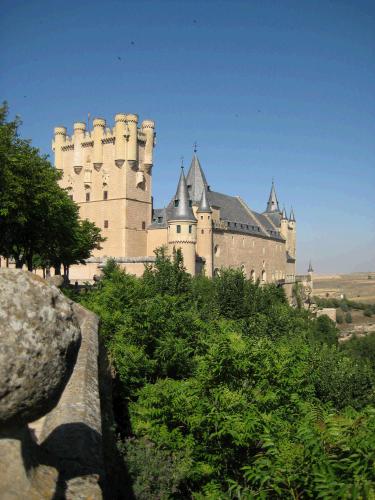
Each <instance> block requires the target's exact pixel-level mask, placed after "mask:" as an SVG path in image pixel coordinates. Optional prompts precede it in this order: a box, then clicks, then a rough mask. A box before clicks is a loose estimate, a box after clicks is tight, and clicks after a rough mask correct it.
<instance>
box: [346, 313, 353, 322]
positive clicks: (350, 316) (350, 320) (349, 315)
mask: <svg viewBox="0 0 375 500" xmlns="http://www.w3.org/2000/svg"><path fill="white" fill-rule="evenodd" d="M345 322H346V323H353V318H352V315H351V314H350V312H347V313H346V314H345Z"/></svg>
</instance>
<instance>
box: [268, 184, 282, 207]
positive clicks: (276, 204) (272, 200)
mask: <svg viewBox="0 0 375 500" xmlns="http://www.w3.org/2000/svg"><path fill="white" fill-rule="evenodd" d="M266 212H280V208H279V201H278V199H277V196H276V189H275V184H274V182H273V180H272V186H271V192H270V196H269V198H268V203H267V209H266Z"/></svg>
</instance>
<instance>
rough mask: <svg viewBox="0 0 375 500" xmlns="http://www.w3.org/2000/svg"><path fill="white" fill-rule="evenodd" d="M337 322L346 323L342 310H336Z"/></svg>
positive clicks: (339, 323)
mask: <svg viewBox="0 0 375 500" xmlns="http://www.w3.org/2000/svg"><path fill="white" fill-rule="evenodd" d="M336 322H337V324H338V325H342V323H344V315H343V314H342V312H341V311H340V310H337V311H336Z"/></svg>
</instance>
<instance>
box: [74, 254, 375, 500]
mask: <svg viewBox="0 0 375 500" xmlns="http://www.w3.org/2000/svg"><path fill="white" fill-rule="evenodd" d="M78 298H80V300H81V301H83V303H84V305H86V306H87V307H89V308H90V309H92V310H93V311H95V312H96V313H97V314H99V316H100V318H101V330H100V334H101V337H102V339H103V341H104V343H105V344H106V346H107V349H108V352H109V357H110V359H111V362H112V364H113V370H114V372H115V373H116V383H115V385H114V391H115V399H116V401H117V404H116V407H115V409H116V418H117V432H118V433H119V441H118V446H119V449H120V451H121V453H122V454H123V457H124V461H125V463H126V467H127V469H128V471H129V473H130V476H131V478H132V493H133V494H134V495H135V497H136V498H138V499H148V500H149V499H151V500H152V499H155V500H156V499H160V498H163V499H164V498H165V499H167V498H171V499H172V498H181V499H185V498H195V499H230V498H233V499H234V498H235V499H251V498H293V499H296V498H348V499H349V498H358V499H359V498H372V496H373V495H374V493H375V489H374V485H375V473H374V460H375V438H374V436H375V432H374V431H375V411H374V402H375V372H374V365H373V362H372V361H373V359H372V358H373V356H372V352H371V355H368V354H366V352H368V351H367V349H368V345H371V346H372V345H373V342H372V340H373V339H371V341H370V340H368V342H367V344H366V348H363V349H361V347H360V345H359V342H360V340H359V339H357V340H356V341H355V342H354V341H353V342H352V343H351V344H347V345H346V346H340V345H338V343H337V329H336V328H335V325H334V323H333V322H332V321H331V320H329V319H328V318H327V317H325V318H324V319H323V317H322V318H318V319H314V318H313V317H311V316H310V313H308V312H306V311H303V310H299V309H298V308H291V307H290V306H289V305H288V303H287V301H286V298H285V295H284V293H283V291H282V289H280V288H277V287H275V286H273V285H266V286H261V285H260V284H259V283H253V282H252V281H250V280H247V279H246V277H245V276H244V275H243V273H242V271H241V270H234V269H222V270H221V271H220V273H219V276H216V277H215V278H213V279H208V278H206V277H204V276H197V277H194V278H192V277H190V276H189V275H187V274H186V272H185V270H184V267H183V262H182V260H181V255H179V254H175V255H174V256H173V258H171V259H170V258H168V256H167V255H166V253H165V251H163V250H161V249H160V250H159V251H158V252H157V259H156V263H155V264H154V265H152V266H148V267H147V269H146V271H145V274H144V276H143V278H135V277H134V276H130V275H128V274H126V273H125V272H123V271H121V270H120V269H119V268H118V267H117V266H116V265H115V264H114V263H113V262H111V263H109V265H108V267H107V268H106V269H105V270H104V278H103V280H102V281H101V282H100V283H99V284H98V285H97V286H96V287H95V288H94V289H93V290H92V291H90V292H88V293H86V294H84V295H79V296H78Z"/></svg>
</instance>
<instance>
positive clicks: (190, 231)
mask: <svg viewBox="0 0 375 500" xmlns="http://www.w3.org/2000/svg"><path fill="white" fill-rule="evenodd" d="M192 231H193V226H189V233H190V234H191V233H192Z"/></svg>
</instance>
